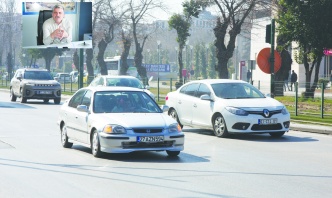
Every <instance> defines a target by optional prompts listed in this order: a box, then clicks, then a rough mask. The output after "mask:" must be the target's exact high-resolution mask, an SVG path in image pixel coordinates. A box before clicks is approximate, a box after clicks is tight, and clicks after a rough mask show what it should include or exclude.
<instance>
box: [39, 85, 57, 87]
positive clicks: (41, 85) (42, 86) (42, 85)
mask: <svg viewBox="0 0 332 198" xmlns="http://www.w3.org/2000/svg"><path fill="white" fill-rule="evenodd" d="M36 86H38V87H54V86H55V85H53V84H36Z"/></svg>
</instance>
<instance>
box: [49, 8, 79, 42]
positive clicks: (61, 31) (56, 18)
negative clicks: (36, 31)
mask: <svg viewBox="0 0 332 198" xmlns="http://www.w3.org/2000/svg"><path fill="white" fill-rule="evenodd" d="M71 34H72V23H71V21H69V20H68V19H66V18H65V12H64V7H63V6H62V5H60V4H57V5H55V6H54V7H53V10H52V18H49V19H47V20H46V21H45V22H44V24H43V42H44V45H50V44H59V43H70V42H71V41H72V35H71Z"/></svg>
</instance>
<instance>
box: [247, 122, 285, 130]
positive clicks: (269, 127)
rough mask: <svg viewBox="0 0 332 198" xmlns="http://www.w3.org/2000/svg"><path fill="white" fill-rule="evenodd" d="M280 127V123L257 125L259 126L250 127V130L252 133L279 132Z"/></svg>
mask: <svg viewBox="0 0 332 198" xmlns="http://www.w3.org/2000/svg"><path fill="white" fill-rule="evenodd" d="M281 129H282V126H281V124H280V123H278V124H270V125H259V124H254V125H253V126H252V127H251V130H253V131H268V130H281Z"/></svg>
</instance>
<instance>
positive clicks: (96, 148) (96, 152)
mask: <svg viewBox="0 0 332 198" xmlns="http://www.w3.org/2000/svg"><path fill="white" fill-rule="evenodd" d="M91 150H92V155H93V156H94V157H101V156H102V155H103V153H102V152H101V151H100V142H99V137H98V132H97V130H94V131H93V134H92V139H91Z"/></svg>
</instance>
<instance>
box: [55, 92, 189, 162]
mask: <svg viewBox="0 0 332 198" xmlns="http://www.w3.org/2000/svg"><path fill="white" fill-rule="evenodd" d="M167 110H168V107H167V106H162V107H161V108H160V107H159V106H158V104H157V103H156V102H155V101H154V100H153V99H152V98H151V97H150V96H149V95H148V94H147V93H146V92H144V91H143V90H141V89H137V88H132V87H86V88H82V89H80V90H78V91H77V92H76V93H75V94H74V95H73V96H72V97H71V98H70V99H69V100H68V101H66V102H65V103H64V104H63V105H62V107H61V109H60V112H59V118H58V121H57V123H58V125H59V129H60V132H61V142H62V146H63V147H65V148H71V147H72V145H73V143H79V144H82V145H85V146H88V147H91V149H92V154H93V155H94V156H95V157H100V156H101V155H102V154H103V153H104V152H106V153H129V152H133V151H166V152H167V154H168V155H169V156H177V155H179V153H180V151H182V150H183V149H184V133H183V132H182V130H181V127H180V126H179V124H178V123H177V122H176V121H175V120H174V119H172V118H171V117H169V116H167V115H166V114H164V113H163V112H166V111H167Z"/></svg>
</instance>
